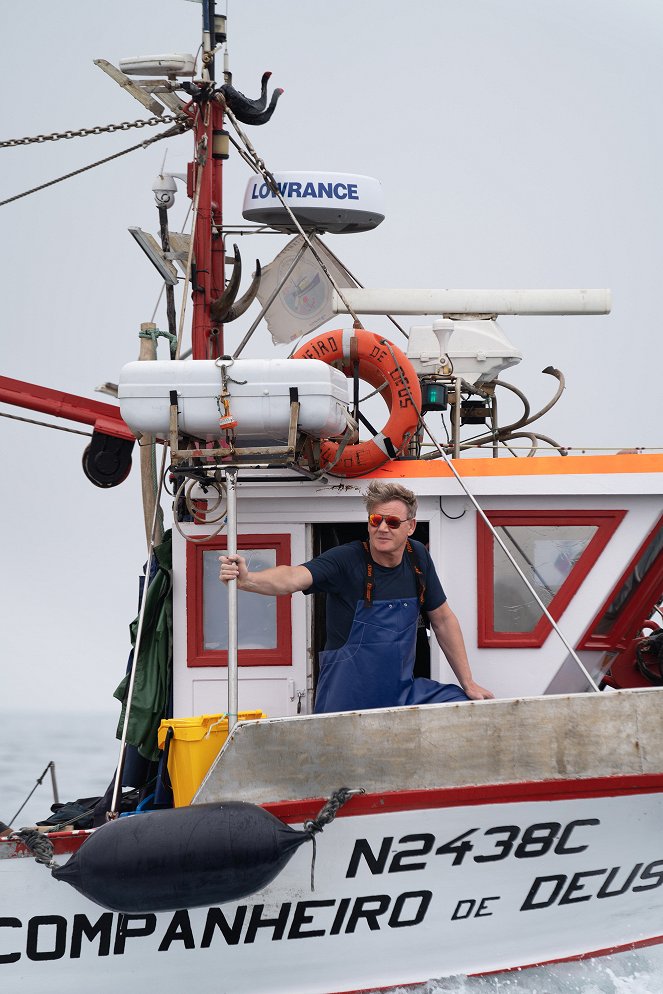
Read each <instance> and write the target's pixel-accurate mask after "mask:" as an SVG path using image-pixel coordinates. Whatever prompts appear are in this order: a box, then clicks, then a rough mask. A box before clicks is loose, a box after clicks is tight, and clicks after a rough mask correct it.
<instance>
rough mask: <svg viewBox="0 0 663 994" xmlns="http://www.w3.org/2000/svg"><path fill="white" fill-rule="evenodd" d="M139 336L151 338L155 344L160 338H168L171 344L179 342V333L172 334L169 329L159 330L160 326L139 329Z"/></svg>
mask: <svg viewBox="0 0 663 994" xmlns="http://www.w3.org/2000/svg"><path fill="white" fill-rule="evenodd" d="M138 337H139V338H151V339H152V341H153V342H154V344H155V345H156V344H157V341H158V339H159V338H167V339H168V342H169V344H170V345H174V344H175V343H176V342H177V335H171V333H170V332H169V331H159V329H158V328H154V329H152V330H150V331H139V332H138Z"/></svg>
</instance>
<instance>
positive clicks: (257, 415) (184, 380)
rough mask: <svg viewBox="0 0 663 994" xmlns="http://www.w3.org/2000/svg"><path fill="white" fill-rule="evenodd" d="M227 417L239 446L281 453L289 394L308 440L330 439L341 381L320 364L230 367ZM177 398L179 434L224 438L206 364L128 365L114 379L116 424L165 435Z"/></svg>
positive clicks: (343, 392)
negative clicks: (174, 397) (230, 418)
mask: <svg viewBox="0 0 663 994" xmlns="http://www.w3.org/2000/svg"><path fill="white" fill-rule="evenodd" d="M226 370H227V373H228V393H229V395H230V413H231V414H232V416H233V417H234V419H235V420H236V421H237V422H238V424H237V427H236V428H235V443H236V444H237V445H238V446H240V447H241V446H271V445H284V444H285V443H286V442H287V440H288V427H289V425H290V388H291V387H296V388H297V390H298V393H299V397H298V400H299V403H300V405H301V406H300V411H299V428H300V429H301V430H302V431H304V432H306V433H307V434H309V435H312V436H313V437H314V438H333V437H334V436H338V435H342V434H343V432H344V431H345V428H346V423H347V422H346V411H347V404H348V381H347V379H346V377H345V375H344V374H343V373H342V372H341V371H340V370H338V369H334V367H332V366H328V365H327V364H326V363H324V362H322V361H321V360H319V359H236V360H235V361H234V362H233V363H232V364H231V365H230V364H229V365H227V366H226ZM171 390H176V391H177V397H178V402H177V410H178V422H179V428H180V431H181V432H184V433H185V434H187V435H191V436H193V437H194V438H197V439H201V440H203V439H204V440H206V441H213V440H215V439H219V438H223V437H224V436H225V430H224V429H222V428H220V427H219V419H220V418H221V417H222V416H223V415H224V413H225V412H224V408H223V404H222V403H221V402H220V396H221V393H222V380H221V369H220V368H219V366H218V365H217V364H216V362H215V361H214V360H213V359H189V360H184V359H174V360H156V361H153V362H152V361H149V360H148V361H145V362H129V363H127V365H126V366H123V368H122V370H121V371H120V382H119V385H118V398H119V401H120V411H121V413H122V417H123V418H124V420H125V421H126V423H127V424H128V425H129V427H130V428H131V429H132V430H133V431H135V432H138V433H141V434H145V433H147V434H151V435H157V434H158V435H165V434H167V433H168V430H169V418H170V391H171Z"/></svg>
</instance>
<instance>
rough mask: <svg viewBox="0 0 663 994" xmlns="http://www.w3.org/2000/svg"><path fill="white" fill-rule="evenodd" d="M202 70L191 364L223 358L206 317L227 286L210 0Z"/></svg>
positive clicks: (191, 190) (218, 33)
mask: <svg viewBox="0 0 663 994" xmlns="http://www.w3.org/2000/svg"><path fill="white" fill-rule="evenodd" d="M202 8H203V65H204V75H205V77H207V79H206V87H205V89H203V90H202V91H201V93H200V98H199V99H195V98H194V104H193V108H192V112H193V114H194V133H195V141H196V153H195V159H194V161H193V162H191V163H189V169H188V184H187V185H188V191H187V192H188V194H189V196H190V197H191V198H192V199H194V198H195V196H196V190H197V189H198V184H200V186H199V192H198V212H197V218H196V220H195V234H194V242H193V254H194V260H195V269H194V270H193V274H192V295H193V322H192V331H191V347H192V354H193V358H194V359H216V358H217V357H218V356H220V355H223V325H221V324H218V323H216V322H215V321H214V319H213V318H212V316H211V314H210V305H211V303H212V301H213V300H216V299H217V298H218V297H220V296H221V294H222V293H223V290H224V287H225V260H224V254H225V253H224V246H223V236H222V220H223V216H222V203H223V201H222V195H223V183H222V174H223V160H224V159H227V158H228V153H227V147H226V144H225V142H226V133H225V132H224V130H223V105H222V103H220V102H219V101H217V100H216V99H215V98H214V51H215V49H216V47H217V46H219V45H221V44H223V42H225V40H226V32H225V17H217V15H216V13H215V3H214V0H203V2H202Z"/></svg>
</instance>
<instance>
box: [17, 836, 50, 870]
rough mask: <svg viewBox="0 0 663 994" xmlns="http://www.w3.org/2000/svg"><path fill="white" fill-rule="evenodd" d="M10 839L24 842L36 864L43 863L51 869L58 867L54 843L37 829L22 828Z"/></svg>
mask: <svg viewBox="0 0 663 994" xmlns="http://www.w3.org/2000/svg"><path fill="white" fill-rule="evenodd" d="M10 839H12V840H13V839H17V840H18V841H20V842H22V843H23V845H24V846H25V848H26V849H28V850H29V851H30V852H31V853H32V855H33V856H34V858H35V862H37V863H43V864H44V866H48V867H50V868H52V867H54V866H57V865H58V864H57V863H56V862H55V860H54V859H53V851H54V850H53V843H52V842H51V840H50V839H49V838H47V836H45V835H43V834H42V833H41V832H37V831H36V829H33V828H22V829H20V830H19V831H18V832H14V833H13V834H12V835H11V836H10Z"/></svg>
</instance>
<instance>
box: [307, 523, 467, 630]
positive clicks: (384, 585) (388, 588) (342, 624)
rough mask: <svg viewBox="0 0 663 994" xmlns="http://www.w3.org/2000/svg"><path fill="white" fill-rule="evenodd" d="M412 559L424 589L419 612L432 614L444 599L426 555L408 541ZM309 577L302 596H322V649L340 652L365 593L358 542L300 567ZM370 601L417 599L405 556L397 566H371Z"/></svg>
mask: <svg viewBox="0 0 663 994" xmlns="http://www.w3.org/2000/svg"><path fill="white" fill-rule="evenodd" d="M410 541H411V543H412V548H413V549H414V554H415V558H416V560H417V564H418V566H419V568H420V569H421V570H422V572H423V574H424V576H423V581H424V583H425V585H426V593H425V596H424V603H423V609H424V610H425V611H434V610H435V608H436V607H439V606H440V605H441V604H444V602H445V601H446V599H447V597H446V594H445V593H444V590H443V589H442V584H441V583H440V580H439V577H438V575H437V572H436V570H435V565H434V563H433V560H432V559H431V557H430V553H429V552H428V549H427V548H426V546H425V545H422V543H421V542H417V541H414V540H413V539H410ZM303 565H304V566H306V568H307V569H308V570H309V571H310V573H311V576H312V577H313V583H312V585H311V586H310V587H309V588H308V590H305V591H304V593H305V594H314V593H326V594H329V595H331V596H328V597H327V642H326V644H325V649H340V647H341V646H342V645H345V643H346V642H347V640H348V635H349V634H350V629H351V628H352V621H353V618H354V616H355V611H356V609H357V602H358V601H363V599H364V594H365V592H366V553H365V552H364V547H363V545H362V544H361V542H349V543H348V544H347V545H339V546H337V547H336V548H334V549H329V550H328V551H327V552H323V553H322V555H320V556H317V557H316V558H315V559H311V560H310V561H309V562H307V563H304V564H303ZM373 581H374V586H373V600H374V601H388V600H391V599H392V598H394V599H397V598H399V597H418V596H419V586H418V583H417V578H416V576H415V574H414V570H413V569H412V565H411V563H410V557H409V556H408V554H407V552H404V553H403V558H402V560H401V561H400V563H399V565H398V566H380V565H379V563H375V569H374V574H373Z"/></svg>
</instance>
